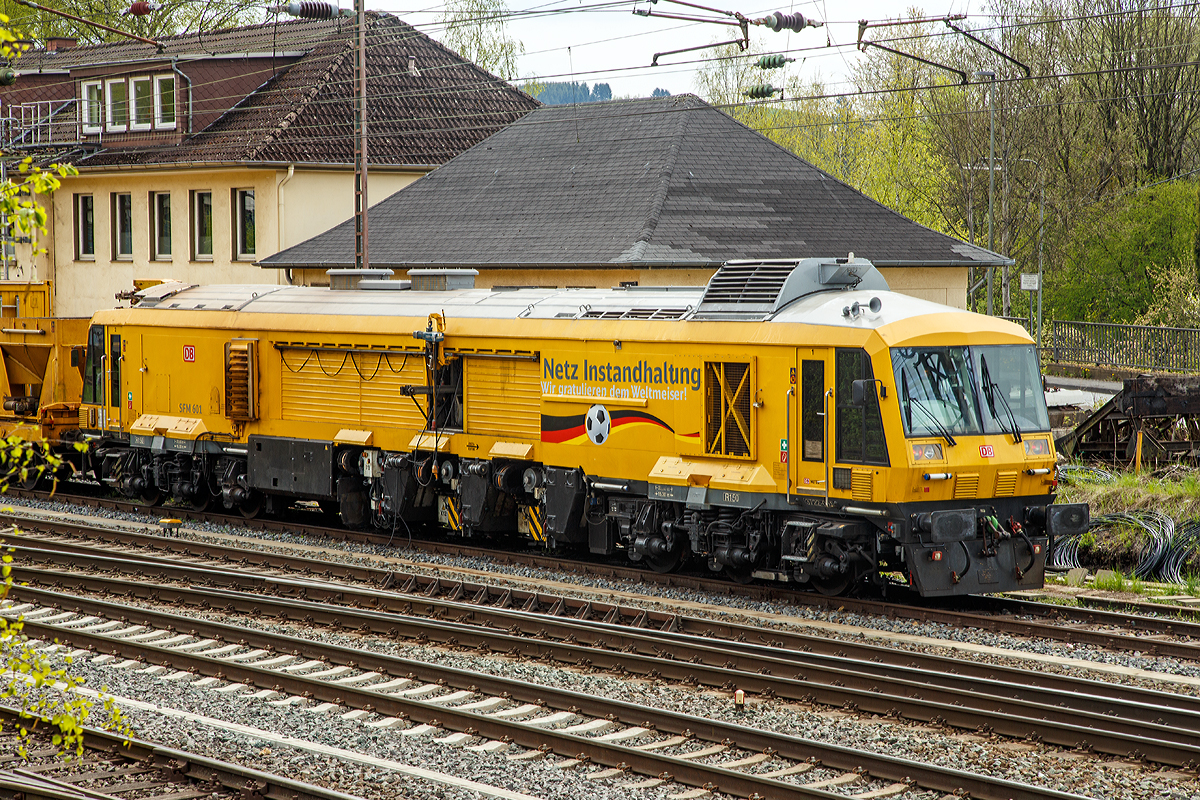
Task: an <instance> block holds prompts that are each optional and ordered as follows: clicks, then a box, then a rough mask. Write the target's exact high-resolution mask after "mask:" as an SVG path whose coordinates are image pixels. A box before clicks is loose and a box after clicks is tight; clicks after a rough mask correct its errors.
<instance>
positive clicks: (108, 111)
mask: <svg viewBox="0 0 1200 800" xmlns="http://www.w3.org/2000/svg"><path fill="white" fill-rule="evenodd" d="M118 84H120V85H121V86H122V87H124V89H125V99H124V100H123V101H122V102H123V103H124V104H125V122H124V123H121V124H118V123H117V122H115V121H114V114H113V111H114V110H115V103H114V102H113V96H112V88H113V87H114V86H116V85H118ZM104 123H105V124H104V129H105V130H106V131H108V132H109V133H124V132H125V131H127V130H129V81H128V80H127V79H126V78H111V79H109V80H106V81H105V82H104Z"/></svg>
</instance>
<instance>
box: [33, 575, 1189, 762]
mask: <svg viewBox="0 0 1200 800" xmlns="http://www.w3.org/2000/svg"><path fill="white" fill-rule="evenodd" d="M18 554H19V555H20V554H21V552H20V551H19V552H18ZM58 555H64V556H69V554H58ZM97 566H99V567H101V568H105V567H108V568H111V567H118V568H121V567H120V565H116V564H113V563H110V562H105V561H101V563H98V564H97ZM144 566H146V564H145V563H144V562H141V563H139V562H129V563H128V564H125V565H124V567H123V568H124V569H125V570H126V571H130V572H135V573H139V572H140V570H141V567H144ZM14 572H15V573H16V574H17V575H18V576H21V575H32V576H34V577H38V578H40V580H41V583H42V584H43V585H45V584H47V583H51V584H54V585H56V586H61V585H64V584H66V585H73V586H76V587H80V588H87V586H88V585H89V584H90V583H93V582H95V580H96V579H95V578H93V577H92V576H82V575H78V574H76V573H61V572H52V571H39V570H34V569H31V568H29V567H27V566H20V567H18V568H17V569H15V570H14ZM197 572H201V571H199V570H198V571H197ZM228 575H229V573H225V575H223V577H228ZM101 580H103V581H105V582H107V583H108V584H109V585H112V586H120V587H121V588H122V589H123V590H124V591H126V592H130V593H134V594H137V593H140V592H147V591H153V592H154V593H156V594H157V595H158V598H159V599H160V601H161V600H162V598H163V597H164V596H166V597H168V598H170V600H171V601H173V602H189V603H193V604H194V603H196V602H197V598H202V599H203V600H204V601H205V602H208V603H209V604H210V605H219V604H220V603H221V602H224V603H225V606H224V607H225V610H226V611H227V612H232V611H241V612H243V613H249V614H253V615H260V614H262V613H264V611H269V613H272V614H274V615H275V616H277V617H283V618H287V619H294V620H297V621H303V622H306V623H310V624H313V623H316V624H324V625H331V626H333V627H351V628H357V629H358V630H359V631H362V632H374V633H384V634H386V635H388V636H389V637H396V636H400V637H404V638H409V639H415V640H418V641H437V642H441V643H444V644H447V645H450V646H457V647H463V648H468V649H478V650H488V649H498V650H501V651H505V652H507V653H509V654H510V655H513V656H523V657H526V658H531V659H542V658H553V659H554V660H557V661H560V662H563V663H569V664H574V665H577V666H583V667H591V668H597V669H605V670H608V671H615V672H622V673H634V674H638V675H645V676H647V677H650V678H664V679H669V680H674V681H678V682H681V683H684V684H689V685H696V684H703V685H708V686H721V687H731V686H737V687H738V688H741V689H743V690H744V691H748V692H752V693H756V694H760V695H765V696H777V697H780V698H784V699H790V700H798V701H802V702H820V703H823V704H826V705H840V706H843V707H852V708H855V709H857V710H860V711H864V712H868V713H876V714H884V715H889V716H900V717H906V718H909V719H915V720H920V721H925V722H930V721H932V722H941V723H944V724H947V725H951V726H953V727H958V728H965V729H968V730H980V729H984V730H988V731H992V732H995V733H998V734H1001V735H1005V736H1010V737H1016V738H1030V737H1033V738H1038V739H1042V740H1044V741H1046V742H1048V743H1051V744H1057V745H1061V746H1066V747H1074V748H1085V749H1094V750H1097V751H1100V752H1104V753H1109V754H1114V755H1118V756H1131V755H1140V756H1142V757H1144V758H1146V759H1148V760H1151V761H1155V762H1157V763H1165V764H1171V765H1175V766H1182V765H1186V764H1189V763H1200V747H1197V746H1196V745H1195V744H1193V742H1194V741H1195V733H1194V731H1190V732H1188V731H1184V732H1177V731H1175V730H1174V729H1173V728H1172V727H1170V726H1165V725H1161V724H1154V723H1146V722H1142V721H1136V720H1130V719H1128V718H1125V719H1122V718H1119V717H1108V716H1106V715H1104V714H1100V713H1095V712H1086V711H1078V710H1073V709H1069V708H1063V707H1058V706H1051V707H1049V708H1048V707H1047V706H1046V705H1045V704H1044V703H1043V702H1039V701H1036V700H1026V699H1023V698H1020V697H1016V698H1013V697H999V698H997V697H991V698H988V697H981V696H979V695H977V694H976V693H975V692H974V691H972V690H971V689H970V688H965V689H960V688H946V687H944V686H931V685H930V684H929V683H928V682H926V683H922V682H920V681H918V680H903V679H897V678H890V677H888V676H886V675H869V674H866V675H855V672H854V669H853V668H851V669H845V670H833V669H828V668H825V669H822V668H820V667H819V666H815V665H813V664H799V665H797V664H795V663H792V662H789V661H787V660H783V659H778V658H772V657H769V656H764V655H761V654H752V653H750V654H743V653H732V652H730V651H728V650H727V649H724V648H721V647H719V646H710V645H703V646H701V645H695V644H692V645H689V646H687V647H686V648H683V652H682V653H681V654H680V655H681V656H686V655H687V653H693V654H695V655H697V656H698V655H699V654H700V653H704V654H705V655H707V656H708V657H709V659H710V660H718V659H721V658H724V659H725V664H724V666H720V667H717V666H708V665H705V664H703V663H695V661H679V660H675V659H674V658H664V657H663V653H664V652H666V651H659V654H657V655H643V654H641V653H637V652H630V650H632V649H635V646H634V645H632V643H631V645H629V646H625V648H624V649H622V650H620V651H617V652H611V651H609V650H606V649H602V643H603V641H604V637H603V635H595V634H593V635H594V636H595V638H594V640H593V641H594V644H586V643H585V644H580V643H577V641H578V639H577V637H576V636H575V635H573V634H572V635H570V636H569V637H568V640H567V641H554V640H552V639H549V638H536V639H530V638H528V637H526V636H518V635H514V634H512V633H505V632H503V631H502V630H501V631H497V630H494V629H491V628H488V627H483V626H480V625H468V624H464V623H463V622H461V621H460V622H445V621H437V620H431V619H428V618H417V617H412V616H406V615H402V614H394V613H390V612H381V611H361V610H357V609H352V608H347V607H345V606H330V605H327V604H323V603H316V602H309V601H301V600H291V599H288V600H278V599H275V598H272V597H268V596H264V595H261V594H247V593H241V592H239V593H230V592H224V591H208V590H199V589H195V588H188V589H185V590H181V589H177V588H175V587H170V586H161V585H158V586H152V585H147V584H144V583H136V582H124V581H122V582H118V581H116V580H112V579H108V578H104V579H101ZM294 585H296V586H300V587H305V588H306V587H307V584H301V583H295V584H294ZM464 610H465V611H468V612H469V611H470V609H469V608H468V609H464ZM538 622H539V623H545V622H546V620H545V619H544V618H543V619H542V620H539V621H538ZM618 630H619V629H618ZM575 632H576V633H579V634H580V635H582V636H584V637H585V638H587V637H588V635H589V634H588V633H587V632H586V631H584V630H583V629H581V628H577V629H576V631H575ZM543 635H544V636H548V634H546V633H545V632H543ZM632 638H636V637H632ZM612 644H614V645H617V644H619V643H612ZM610 646H611V645H610ZM650 646H651V647H652V648H653V647H655V644H654V643H653V642H651V645H650ZM656 649H657V648H656ZM756 670H757V671H756ZM774 670H789V671H791V672H792V676H791V677H785V676H782V675H778V676H777V675H773V674H772V672H773V671H774ZM846 682H849V683H851V684H854V685H853V686H847V685H845V683H846ZM818 693H819V695H820V699H819V700H818ZM1143 710H1144V709H1143ZM1164 713H1165V712H1164ZM1048 714H1050V715H1052V716H1053V718H1047V715H1048ZM1193 724H1194V720H1193Z"/></svg>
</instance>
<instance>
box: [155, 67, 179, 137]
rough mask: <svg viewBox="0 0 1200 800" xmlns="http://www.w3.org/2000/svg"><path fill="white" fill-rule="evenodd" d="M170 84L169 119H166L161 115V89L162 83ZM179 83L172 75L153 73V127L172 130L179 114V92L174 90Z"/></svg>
mask: <svg viewBox="0 0 1200 800" xmlns="http://www.w3.org/2000/svg"><path fill="white" fill-rule="evenodd" d="M167 82H170V84H171V119H170V121H168V120H167V119H166V118H165V117H164V116H163V103H162V98H163V91H162V86H163V84H164V83H167ZM178 87H179V84H178V83H177V82H176V80H175V76H174V75H155V76H154V127H155V128H157V129H159V130H164V131H166V130H174V129H175V127H176V124H177V121H176V118H177V117H178V115H179V93H178V92H177V91H176V89H178Z"/></svg>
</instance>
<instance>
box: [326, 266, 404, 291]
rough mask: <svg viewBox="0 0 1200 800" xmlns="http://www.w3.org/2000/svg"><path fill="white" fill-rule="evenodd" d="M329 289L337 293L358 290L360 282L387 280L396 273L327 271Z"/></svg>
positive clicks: (384, 270)
mask: <svg viewBox="0 0 1200 800" xmlns="http://www.w3.org/2000/svg"><path fill="white" fill-rule="evenodd" d="M325 274H326V275H328V276H329V288H330V289H333V290H336V291H344V290H346V289H357V288H358V282H359V281H361V280H363V279H364V278H365V279H368V280H370V279H375V280H386V279H387V278H390V277H391V276H392V275H394V274H395V273H394V272H392V270H390V269H327V270H325Z"/></svg>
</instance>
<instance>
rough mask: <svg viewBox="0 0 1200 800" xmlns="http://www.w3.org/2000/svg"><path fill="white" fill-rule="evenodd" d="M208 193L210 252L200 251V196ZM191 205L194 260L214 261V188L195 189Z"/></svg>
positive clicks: (192, 193)
mask: <svg viewBox="0 0 1200 800" xmlns="http://www.w3.org/2000/svg"><path fill="white" fill-rule="evenodd" d="M202 195H208V252H207V253H201V252H200V197H201V196H202ZM189 199H190V201H191V202H190V203H189V205H190V206H191V210H190V212H189V217H190V218H191V219H190V220H189V221H190V223H191V224H190V225H189V227H190V228H191V240H192V242H191V251H192V252H191V256H192V261H213V260H214V255H213V254H214V251H215V250H216V241H215V238H216V237H215V233H216V225H214V224H213V223H214V222H215V220H214V216H215V215H214V213H213V211H214V209H213V192H212V189H193V190H192V192H191V197H190V198H189Z"/></svg>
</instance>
